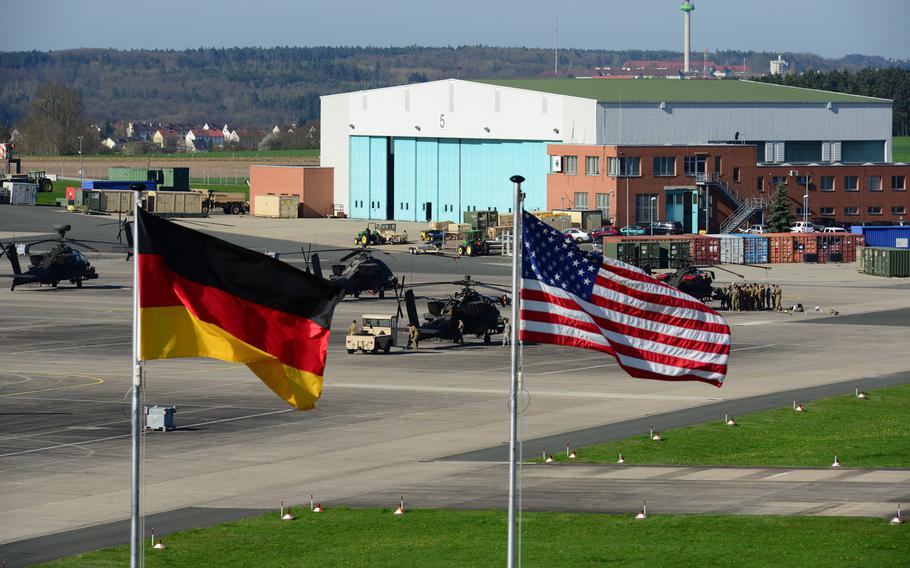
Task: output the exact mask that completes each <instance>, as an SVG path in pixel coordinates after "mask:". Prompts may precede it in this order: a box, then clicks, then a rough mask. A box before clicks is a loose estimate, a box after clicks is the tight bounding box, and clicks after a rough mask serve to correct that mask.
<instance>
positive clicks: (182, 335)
mask: <svg viewBox="0 0 910 568" xmlns="http://www.w3.org/2000/svg"><path fill="white" fill-rule="evenodd" d="M138 249H139V254H138V256H137V259H138V262H139V310H140V326H141V340H140V341H141V344H140V349H139V351H140V358H141V359H143V360H148V359H174V358H178V357H211V358H213V359H220V360H222V361H229V362H232V363H244V364H246V366H247V367H249V368H250V370H251V371H253V373H255V374H256V376H257V377H259V378H260V379H262V382H264V383H265V384H266V385H268V387H269V388H270V389H272V390H273V391H274V392H275V394H277V395H278V396H280V397H281V398H283V399H284V400H286V401H288V403H289V404H291V405H292V406H294V407H296V408H298V409H300V410H307V409H310V408H313V406H314V404H315V402H316V399H318V398H319V395H320V394H321V393H322V374H323V372H324V370H325V355H326V348H327V347H328V341H329V327H330V326H331V322H332V312H333V311H334V310H335V305H336V304H337V303H338V301H339V300H340V299H341V296H342V290H341V289H340V288H338V287H336V286H334V285H332V284H330V283H328V282H327V281H325V280H323V279H322V278H319V277H318V276H315V275H312V274H308V273H306V272H303V271H301V270H298V269H296V268H294V267H292V266H290V265H288V264H286V263H284V262H281V261H279V260H276V259H274V258H271V257H269V256H266V255H264V254H261V253H258V252H255V251H251V250H248V249H245V248H242V247H239V246H236V245H233V244H231V243H228V242H226V241H223V240H221V239H217V238H215V237H212V236H209V235H206V234H203V233H200V232H198V231H193V230H192V229H187V228H185V227H182V226H180V225H177V224H176V223H172V222H170V221H166V220H164V219H161V218H159V217H156V216H155V215H153V214H151V213H148V212H146V211H144V210H142V209H140V210H139V243H138Z"/></svg>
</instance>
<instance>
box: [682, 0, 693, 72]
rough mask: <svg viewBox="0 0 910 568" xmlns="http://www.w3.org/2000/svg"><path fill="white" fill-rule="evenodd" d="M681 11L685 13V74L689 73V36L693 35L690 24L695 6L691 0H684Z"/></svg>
mask: <svg viewBox="0 0 910 568" xmlns="http://www.w3.org/2000/svg"><path fill="white" fill-rule="evenodd" d="M679 9H680V10H682V13H683V72H685V73H686V74H688V73H689V36H690V35H691V33H692V29H691V27H690V26H691V24H690V23H689V17H690V14H691V13H692V12H693V11H694V10H695V4H693V3H692V2H691V0H683V3H682V4H680V6H679Z"/></svg>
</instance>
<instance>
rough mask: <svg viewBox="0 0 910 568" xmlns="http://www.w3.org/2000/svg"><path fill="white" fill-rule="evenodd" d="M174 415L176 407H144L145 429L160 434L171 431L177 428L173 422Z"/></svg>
mask: <svg viewBox="0 0 910 568" xmlns="http://www.w3.org/2000/svg"><path fill="white" fill-rule="evenodd" d="M174 414H177V407H176V406H158V405H155V406H146V407H145V429H146V430H160V431H162V432H166V431H168V430H173V429H174V428H176V427H177V426H176V425H175V422H174Z"/></svg>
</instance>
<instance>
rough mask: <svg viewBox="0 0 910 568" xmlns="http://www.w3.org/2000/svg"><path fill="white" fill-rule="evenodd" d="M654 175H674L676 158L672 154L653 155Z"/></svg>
mask: <svg viewBox="0 0 910 568" xmlns="http://www.w3.org/2000/svg"><path fill="white" fill-rule="evenodd" d="M654 175H655V176H657V177H661V176H664V177H665V176H675V175H676V158H674V157H673V156H655V157H654Z"/></svg>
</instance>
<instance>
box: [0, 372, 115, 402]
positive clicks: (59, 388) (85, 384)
mask: <svg viewBox="0 0 910 568" xmlns="http://www.w3.org/2000/svg"><path fill="white" fill-rule="evenodd" d="M70 376H75V377H84V378H86V379H91V380H93V381H95V382H94V383H83V384H81V385H69V386H65V387H53V388H48V389H35V390H30V391H21V392H11V393H7V394H0V398H12V397H14V396H22V395H24V394H35V393H36V392H49V391H61V390H69V389H78V388H82V387H93V386H96V385H101V384H104V379H102V378H101V377H91V376H88V375H70Z"/></svg>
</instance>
